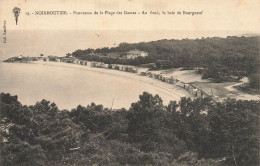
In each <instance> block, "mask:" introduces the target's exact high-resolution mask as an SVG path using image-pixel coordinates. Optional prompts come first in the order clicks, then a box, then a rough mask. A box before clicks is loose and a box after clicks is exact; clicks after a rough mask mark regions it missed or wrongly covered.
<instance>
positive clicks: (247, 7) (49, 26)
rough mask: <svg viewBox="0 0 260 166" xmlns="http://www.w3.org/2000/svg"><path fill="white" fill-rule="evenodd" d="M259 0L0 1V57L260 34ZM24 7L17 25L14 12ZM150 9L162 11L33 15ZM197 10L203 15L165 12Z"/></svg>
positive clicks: (57, 54)
mask: <svg viewBox="0 0 260 166" xmlns="http://www.w3.org/2000/svg"><path fill="white" fill-rule="evenodd" d="M259 6H260V0H250V1H246V0H229V1H224V0H211V1H206V0H109V1H107V0H85V1H83V0H0V40H3V35H2V34H3V32H4V27H3V26H4V21H5V22H6V24H5V27H6V28H5V30H6V32H7V34H6V38H7V43H3V42H2V41H0V60H4V59H6V58H8V57H12V56H18V55H24V56H38V55H39V54H41V53H42V54H45V55H56V56H64V55H65V54H66V53H69V52H70V53H71V52H73V51H75V50H76V49H86V48H99V47H111V46H114V44H116V45H118V44H119V43H121V42H128V43H135V42H145V41H154V40H161V39H183V38H201V37H214V36H217V37H226V36H233V35H237V36H241V35H252V34H253V35H255V34H257V35H259V34H260V10H259ZM14 7H19V8H20V9H21V13H20V15H19V17H18V25H15V18H14V15H13V13H12V10H13V8H14ZM52 10H55V11H57V10H58V11H67V12H68V13H73V11H78V12H81V11H84V12H85V11H87V12H92V13H93V12H94V11H97V12H100V11H103V12H105V11H110V12H117V11H120V12H124V11H128V12H137V13H138V12H142V11H146V12H148V13H149V12H150V11H159V12H160V13H161V14H160V15H151V14H147V15H113V16H111V15H100V14H98V15H94V14H92V15H73V14H69V15H66V16H46V15H45V16H42V15H40V16H39V15H38V16H36V15H29V16H27V15H26V14H25V13H26V12H29V13H34V12H35V11H52ZM162 11H164V12H168V11H169V12H171V11H174V12H178V11H180V12H182V11H194V12H202V13H203V14H202V15H195V16H191V15H177V14H175V15H162Z"/></svg>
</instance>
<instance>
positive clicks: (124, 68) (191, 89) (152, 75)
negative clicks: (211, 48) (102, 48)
mask: <svg viewBox="0 0 260 166" xmlns="http://www.w3.org/2000/svg"><path fill="white" fill-rule="evenodd" d="M55 61H56V62H65V63H73V64H80V65H85V66H90V67H98V68H107V69H114V70H119V71H126V72H131V73H137V74H140V75H141V76H148V77H150V78H154V79H158V80H161V81H162V82H166V83H169V84H176V85H177V86H180V87H182V88H184V89H185V90H187V91H189V92H190V93H191V94H192V95H194V96H196V97H201V98H204V97H209V96H211V95H209V94H208V93H207V92H205V91H204V90H202V89H200V88H199V87H197V86H195V85H193V84H191V83H184V82H182V81H180V80H178V79H176V78H174V77H173V76H170V77H166V76H163V75H162V74H157V73H153V72H151V71H142V72H138V69H137V68H136V67H132V66H125V65H118V64H105V63H103V62H94V61H84V60H79V59H75V58H59V59H56V60H55ZM213 100H214V101H215V102H217V100H216V99H214V98H213Z"/></svg>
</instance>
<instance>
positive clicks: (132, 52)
mask: <svg viewBox="0 0 260 166" xmlns="http://www.w3.org/2000/svg"><path fill="white" fill-rule="evenodd" d="M142 52H144V51H139V50H131V51H129V52H127V53H128V54H141V53H142Z"/></svg>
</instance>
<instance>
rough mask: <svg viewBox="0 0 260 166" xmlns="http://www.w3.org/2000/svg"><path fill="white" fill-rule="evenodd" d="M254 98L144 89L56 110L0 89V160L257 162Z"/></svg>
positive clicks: (184, 165) (244, 165) (250, 165)
mask: <svg viewBox="0 0 260 166" xmlns="http://www.w3.org/2000/svg"><path fill="white" fill-rule="evenodd" d="M259 108H260V101H246V100H235V99H227V100H225V101H223V102H218V103H213V102H212V100H211V99H210V98H198V99H190V98H182V99H181V100H180V101H179V102H176V101H171V102H170V103H169V104H168V105H163V104H162V99H161V98H160V97H159V96H158V95H152V94H149V93H147V92H144V93H143V94H141V95H140V96H139V101H137V102H135V103H132V105H131V107H130V108H129V109H128V110H127V109H125V108H122V109H118V110H111V109H108V108H104V107H103V106H102V105H96V104H94V103H90V104H88V105H87V104H86V105H84V106H82V105H79V106H78V107H77V108H74V109H72V110H59V108H58V106H57V105H56V104H55V103H53V102H50V101H47V100H44V99H43V100H42V101H39V102H37V103H36V104H35V105H30V106H27V105H23V104H21V103H20V102H19V101H18V97H17V96H11V95H10V94H5V93H1V94H0V111H1V112H0V116H1V130H0V132H1V134H0V136H1V137H0V140H1V142H0V144H1V152H0V156H1V158H0V165H2V166H10V165H22V166H35V165H51V166H53V165H55V166H59V165H60V166H61V165H62V166H64V165H169V166H170V165H175V166H188V165H201V166H209V165H212V166H220V165H221V166H222V165H227V166H257V165H259V164H260V163H259V159H260V156H259V148H260V147H259V145H260V140H259V139H260V137H259V134H260V133H259V130H260V129H259Z"/></svg>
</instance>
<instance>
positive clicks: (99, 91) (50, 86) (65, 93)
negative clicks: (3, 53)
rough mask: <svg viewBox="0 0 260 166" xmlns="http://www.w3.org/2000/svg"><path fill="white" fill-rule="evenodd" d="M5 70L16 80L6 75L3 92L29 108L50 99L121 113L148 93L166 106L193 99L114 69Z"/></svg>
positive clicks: (41, 66)
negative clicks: (98, 106)
mask: <svg viewBox="0 0 260 166" xmlns="http://www.w3.org/2000/svg"><path fill="white" fill-rule="evenodd" d="M2 65H3V63H2ZM4 66H6V70H7V68H8V72H9V73H11V74H9V75H13V76H9V75H8V74H3V73H2V75H3V77H2V78H4V79H3V82H2V85H1V91H2V92H8V93H12V94H13V95H18V97H19V98H20V101H21V102H22V103H24V104H28V105H29V104H34V103H35V102H36V101H40V100H41V99H47V100H50V101H52V102H55V103H56V104H57V105H58V106H59V107H60V108H62V109H71V108H75V107H77V105H79V104H82V105H85V106H86V105H87V104H90V103H91V102H95V103H96V104H103V105H104V106H105V107H108V108H110V107H112V108H113V109H119V108H122V107H125V108H129V107H130V106H131V103H132V102H136V101H138V97H139V95H140V94H142V93H143V92H144V91H147V92H149V93H152V94H153V95H155V94H158V95H159V96H160V97H161V98H162V99H163V101H164V104H165V105H166V104H168V103H169V101H170V100H176V101H179V100H180V98H181V97H185V96H186V97H193V96H192V95H191V94H190V93H189V92H188V91H186V90H184V89H183V88H181V87H179V86H176V85H173V84H168V83H165V82H162V81H160V80H156V79H153V78H149V77H146V76H140V75H139V74H137V73H129V72H124V71H118V70H114V69H105V68H92V67H89V66H83V65H79V64H70V63H62V62H41V61H36V62H30V63H28V64H22V63H11V64H6V63H4ZM7 66H8V67H7ZM18 66H19V67H18ZM17 67H18V68H17ZM2 69H4V68H2ZM32 70H34V72H31V71H32ZM3 71H5V70H3ZM14 79H17V81H14ZM11 80H12V81H11ZM113 100H114V102H113Z"/></svg>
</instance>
